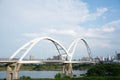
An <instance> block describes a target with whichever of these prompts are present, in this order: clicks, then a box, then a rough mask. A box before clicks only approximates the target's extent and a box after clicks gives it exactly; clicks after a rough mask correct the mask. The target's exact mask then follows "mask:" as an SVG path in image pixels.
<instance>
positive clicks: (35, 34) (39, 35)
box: [21, 33, 47, 38]
mask: <svg viewBox="0 0 120 80" xmlns="http://www.w3.org/2000/svg"><path fill="white" fill-rule="evenodd" d="M21 35H22V36H24V37H27V38H36V37H43V36H47V34H45V33H22V34H21Z"/></svg>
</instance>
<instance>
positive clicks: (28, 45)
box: [10, 37, 69, 61]
mask: <svg viewBox="0 0 120 80" xmlns="http://www.w3.org/2000/svg"><path fill="white" fill-rule="evenodd" d="M41 40H48V41H51V42H53V44H54V45H55V46H56V48H57V50H58V53H59V54H60V50H63V51H64V52H65V53H64V55H61V54H60V55H61V56H63V57H66V58H67V56H68V55H69V54H68V51H67V50H66V49H65V48H64V47H63V46H62V44H60V43H59V42H58V41H57V40H55V39H53V38H50V37H38V38H35V39H33V40H31V41H29V42H27V43H26V44H24V45H23V46H22V47H20V48H19V49H18V50H17V51H16V52H15V53H14V54H13V55H12V56H11V57H10V59H13V58H14V57H15V56H16V55H17V54H19V52H21V51H22V50H24V51H25V52H24V54H23V55H22V56H21V57H20V59H19V61H22V60H23V58H24V57H25V56H26V55H27V54H28V53H29V51H30V50H31V49H32V48H33V47H34V46H35V45H36V44H37V43H38V42H39V41H41ZM59 48H60V49H59Z"/></svg>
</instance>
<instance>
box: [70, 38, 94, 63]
mask: <svg viewBox="0 0 120 80" xmlns="http://www.w3.org/2000/svg"><path fill="white" fill-rule="evenodd" d="M80 40H82V41H83V42H84V43H85V46H86V48H87V52H88V55H89V58H90V60H92V56H91V50H90V48H89V46H88V44H87V42H86V41H85V40H84V39H80V38H78V39H76V40H74V41H73V42H72V44H71V45H70V46H69V48H68V53H69V56H70V61H71V60H72V58H73V55H74V52H75V49H76V47H77V44H78V42H79V41H80Z"/></svg>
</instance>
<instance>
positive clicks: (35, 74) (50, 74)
mask: <svg viewBox="0 0 120 80" xmlns="http://www.w3.org/2000/svg"><path fill="white" fill-rule="evenodd" d="M57 73H61V71H19V77H21V76H30V77H31V78H54V76H55V75H56V74H57ZM73 73H74V74H76V75H77V76H79V75H80V74H84V73H86V71H81V70H74V72H73ZM3 78H6V71H0V79H3Z"/></svg>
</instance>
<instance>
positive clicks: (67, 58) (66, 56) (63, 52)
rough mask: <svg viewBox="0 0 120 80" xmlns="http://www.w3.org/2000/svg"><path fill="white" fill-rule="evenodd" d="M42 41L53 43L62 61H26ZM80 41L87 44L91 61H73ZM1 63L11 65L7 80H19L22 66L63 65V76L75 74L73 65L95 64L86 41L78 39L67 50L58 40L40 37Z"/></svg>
mask: <svg viewBox="0 0 120 80" xmlns="http://www.w3.org/2000/svg"><path fill="white" fill-rule="evenodd" d="M41 40H47V41H51V42H52V43H53V44H54V45H55V47H56V49H57V51H58V55H60V57H61V60H43V59H41V60H38V59H36V60H35V59H34V60H30V59H24V57H25V56H26V55H27V54H28V53H29V51H30V50H31V49H32V48H33V47H34V46H35V45H36V44H37V43H38V42H40V41H41ZM80 40H82V41H83V42H84V43H85V46H86V48H87V52H88V56H89V61H72V58H73V55H74V52H75V49H76V46H77V44H78V42H79V41H80ZM20 53H23V55H22V56H21V57H20V58H19V59H15V56H16V55H18V54H20ZM0 63H9V65H8V66H7V80H10V79H11V78H12V77H13V78H14V79H18V72H19V69H20V66H21V64H30V63H34V64H36V63H37V64H44V63H61V64H63V65H62V66H63V67H62V73H63V74H66V73H68V74H72V73H73V69H72V63H95V62H94V61H93V59H92V55H91V50H90V48H89V46H88V44H87V42H86V41H85V40H84V39H80V38H78V39H76V40H74V41H73V42H72V44H71V45H70V47H69V48H68V50H67V49H66V48H65V47H64V46H63V45H62V44H61V43H59V42H58V41H57V40H55V39H53V38H50V37H38V38H35V39H33V40H31V41H29V42H27V43H26V44H24V45H23V46H22V47H20V48H19V49H18V50H17V51H16V52H15V53H13V55H12V56H11V57H10V58H8V59H0ZM11 65H12V66H13V65H14V68H13V67H11Z"/></svg>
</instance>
